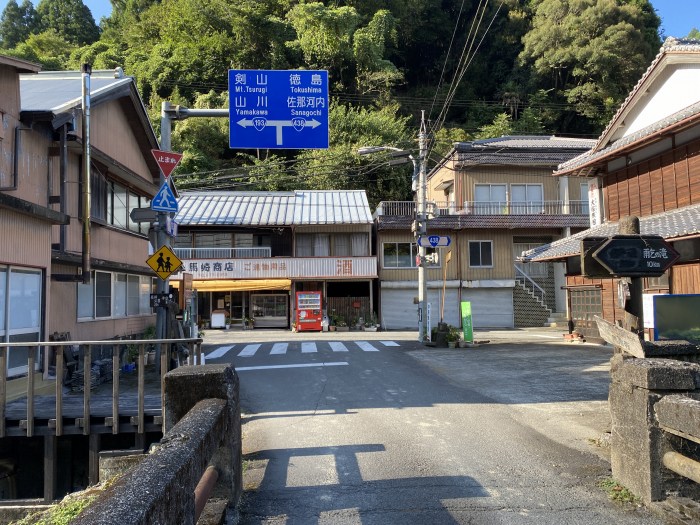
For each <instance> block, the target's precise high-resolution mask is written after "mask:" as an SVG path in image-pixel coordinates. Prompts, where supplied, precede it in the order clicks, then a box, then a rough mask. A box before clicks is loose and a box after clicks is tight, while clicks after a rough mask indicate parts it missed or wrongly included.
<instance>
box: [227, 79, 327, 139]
mask: <svg viewBox="0 0 700 525" xmlns="http://www.w3.org/2000/svg"><path fill="white" fill-rule="evenodd" d="M228 91H229V119H230V120H229V147H230V148H233V149H327V148H328V71H322V70H318V71H305V70H296V69H294V70H256V69H230V70H229V72H228Z"/></svg>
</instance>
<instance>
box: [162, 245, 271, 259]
mask: <svg viewBox="0 0 700 525" xmlns="http://www.w3.org/2000/svg"><path fill="white" fill-rule="evenodd" d="M173 251H174V252H175V255H177V256H178V257H179V258H180V259H266V258H270V257H272V248H269V247H264V246H259V247H256V248H173Z"/></svg>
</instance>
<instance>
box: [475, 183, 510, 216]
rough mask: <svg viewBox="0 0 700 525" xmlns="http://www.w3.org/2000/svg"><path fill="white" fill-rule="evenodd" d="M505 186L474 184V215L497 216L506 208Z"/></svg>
mask: <svg viewBox="0 0 700 525" xmlns="http://www.w3.org/2000/svg"><path fill="white" fill-rule="evenodd" d="M507 204H508V202H507V196H506V185H505V184H476V185H475V186H474V213H480V214H487V215H488V214H499V213H503V212H504V209H505V208H506V206H507Z"/></svg>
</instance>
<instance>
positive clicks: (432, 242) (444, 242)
mask: <svg viewBox="0 0 700 525" xmlns="http://www.w3.org/2000/svg"><path fill="white" fill-rule="evenodd" d="M451 243H452V239H450V238H449V237H448V236H447V235H428V236H425V237H418V246H421V247H423V248H437V247H445V246H449V245H450V244H451Z"/></svg>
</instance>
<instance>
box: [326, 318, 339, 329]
mask: <svg viewBox="0 0 700 525" xmlns="http://www.w3.org/2000/svg"><path fill="white" fill-rule="evenodd" d="M337 322H338V316H337V315H335V314H331V315H330V316H329V317H328V331H329V332H335V327H336V323H337Z"/></svg>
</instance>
